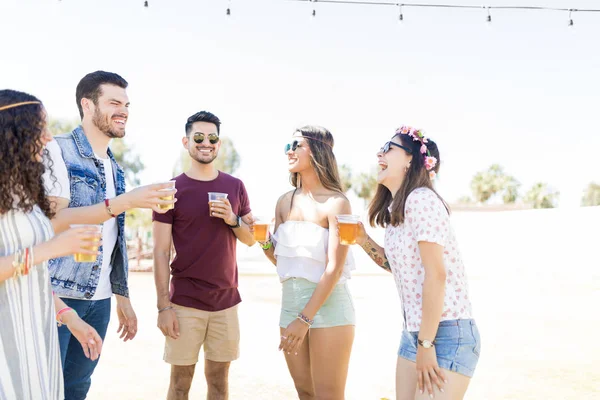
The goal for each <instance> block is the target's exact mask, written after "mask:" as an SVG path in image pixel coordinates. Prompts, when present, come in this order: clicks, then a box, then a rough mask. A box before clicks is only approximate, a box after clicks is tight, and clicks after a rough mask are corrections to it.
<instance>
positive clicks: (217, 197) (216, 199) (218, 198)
mask: <svg viewBox="0 0 600 400" xmlns="http://www.w3.org/2000/svg"><path fill="white" fill-rule="evenodd" d="M226 198H227V193H219V192H208V206H209V207H208V208H209V210H208V211H209V212H210V203H223V200H225V199H226ZM211 217H212V215H211Z"/></svg>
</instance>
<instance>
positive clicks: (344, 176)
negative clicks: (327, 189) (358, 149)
mask: <svg viewBox="0 0 600 400" xmlns="http://www.w3.org/2000/svg"><path fill="white" fill-rule="evenodd" d="M339 173H340V181H341V183H342V188H343V189H344V193H346V192H348V190H350V189H352V169H351V168H350V166H349V165H347V164H342V165H340V167H339Z"/></svg>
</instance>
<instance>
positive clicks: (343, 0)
mask: <svg viewBox="0 0 600 400" xmlns="http://www.w3.org/2000/svg"><path fill="white" fill-rule="evenodd" d="M286 1H296V2H309V3H313V2H314V3H316V1H317V0H286ZM318 1H319V3H329V4H351V5H352V4H353V5H363V6H394V7H399V6H402V7H422V8H462V9H481V6H475V5H463V4H421V3H402V4H398V3H393V2H382V1H375V2H371V1H351V0H318ZM485 7H486V8H487V9H488V11H489V10H490V9H495V10H534V11H540V10H545V11H563V12H564V11H568V12H569V13H571V12H584V13H585V12H589V13H592V12H600V9H590V8H577V9H576V8H558V7H542V6H485ZM489 19H491V16H490V18H489Z"/></svg>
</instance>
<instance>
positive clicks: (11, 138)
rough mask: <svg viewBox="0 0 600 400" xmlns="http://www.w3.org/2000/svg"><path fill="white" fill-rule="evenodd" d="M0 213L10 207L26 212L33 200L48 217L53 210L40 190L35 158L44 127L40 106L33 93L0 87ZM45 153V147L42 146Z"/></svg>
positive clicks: (38, 165) (40, 166) (39, 168)
mask: <svg viewBox="0 0 600 400" xmlns="http://www.w3.org/2000/svg"><path fill="white" fill-rule="evenodd" d="M22 102H35V103H31V104H25V105H20V106H18V107H12V108H8V109H4V110H2V111H0V155H1V156H0V214H5V213H6V212H8V211H10V210H14V209H16V210H21V211H24V212H30V211H31V210H32V209H33V207H34V206H35V205H36V204H37V205H38V206H39V207H40V209H41V210H42V211H43V212H44V214H46V216H47V217H48V218H52V217H53V216H54V213H53V212H52V208H51V205H50V200H49V199H48V197H47V196H46V192H45V190H44V182H43V179H42V175H43V174H44V164H43V163H41V162H38V161H37V160H36V155H37V154H39V153H40V151H41V150H42V144H41V142H40V139H41V137H42V132H43V131H44V129H45V128H46V120H45V118H44V106H43V105H42V103H41V102H40V101H39V100H38V99H37V98H36V97H34V96H32V95H30V94H27V93H23V92H17V91H15V90H0V108H2V107H5V106H9V105H13V104H17V103H22ZM44 152H45V153H46V154H47V150H44Z"/></svg>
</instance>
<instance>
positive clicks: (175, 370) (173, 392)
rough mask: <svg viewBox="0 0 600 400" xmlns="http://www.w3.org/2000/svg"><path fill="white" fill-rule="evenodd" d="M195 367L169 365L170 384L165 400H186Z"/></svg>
mask: <svg viewBox="0 0 600 400" xmlns="http://www.w3.org/2000/svg"><path fill="white" fill-rule="evenodd" d="M195 369H196V365H195V364H194V365H171V383H170V385H169V393H168V394H167V400H188V394H189V393H190V388H191V387H192V379H193V378H194V370H195Z"/></svg>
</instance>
